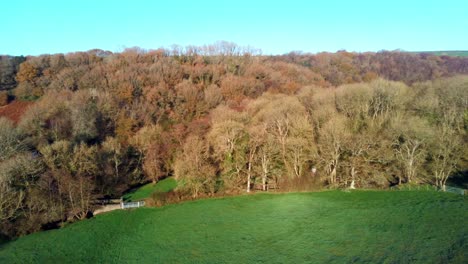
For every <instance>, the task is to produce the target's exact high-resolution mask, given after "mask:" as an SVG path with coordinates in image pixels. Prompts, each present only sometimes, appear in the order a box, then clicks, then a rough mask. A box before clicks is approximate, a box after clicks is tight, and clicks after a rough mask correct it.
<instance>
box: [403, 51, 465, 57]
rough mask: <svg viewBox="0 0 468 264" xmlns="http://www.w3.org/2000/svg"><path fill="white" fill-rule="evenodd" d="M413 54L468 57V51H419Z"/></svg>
mask: <svg viewBox="0 0 468 264" xmlns="http://www.w3.org/2000/svg"><path fill="white" fill-rule="evenodd" d="M412 53H428V54H432V55H436V56H452V57H468V50H440V51H417V52H412Z"/></svg>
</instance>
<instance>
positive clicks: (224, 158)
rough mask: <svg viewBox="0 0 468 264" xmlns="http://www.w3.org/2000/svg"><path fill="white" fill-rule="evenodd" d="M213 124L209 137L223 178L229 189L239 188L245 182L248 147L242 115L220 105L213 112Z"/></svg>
mask: <svg viewBox="0 0 468 264" xmlns="http://www.w3.org/2000/svg"><path fill="white" fill-rule="evenodd" d="M213 114H214V115H215V116H216V114H217V115H218V116H217V117H215V118H213V125H212V128H211V131H210V132H209V134H208V139H209V141H210V143H211V145H212V146H213V149H214V154H215V157H216V159H217V160H218V161H219V162H220V164H221V171H222V172H221V173H222V179H223V182H224V187H225V188H227V189H237V188H239V187H240V186H241V185H243V183H244V178H243V177H242V175H241V174H242V173H243V172H244V169H245V165H246V163H247V161H246V148H247V145H246V144H247V138H248V135H247V132H246V130H245V127H244V124H242V123H241V120H242V118H243V117H242V115H241V114H239V113H237V112H235V111H233V110H230V109H227V108H226V107H220V108H218V109H217V111H214V113H213Z"/></svg>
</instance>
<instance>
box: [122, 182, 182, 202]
mask: <svg viewBox="0 0 468 264" xmlns="http://www.w3.org/2000/svg"><path fill="white" fill-rule="evenodd" d="M175 187H177V182H176V181H175V179H174V178H166V179H164V180H162V181H159V182H157V183H155V184H154V183H148V184H146V185H143V186H142V187H140V188H138V189H136V190H134V191H132V192H129V193H127V194H125V195H124V196H123V199H124V201H127V202H132V201H139V200H144V199H146V198H149V197H150V196H151V194H153V193H155V192H169V191H171V190H173V189H175Z"/></svg>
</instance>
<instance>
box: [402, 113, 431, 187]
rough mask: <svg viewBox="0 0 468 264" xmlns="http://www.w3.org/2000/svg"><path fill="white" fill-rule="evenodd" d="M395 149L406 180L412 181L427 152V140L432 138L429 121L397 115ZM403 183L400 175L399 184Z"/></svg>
mask: <svg viewBox="0 0 468 264" xmlns="http://www.w3.org/2000/svg"><path fill="white" fill-rule="evenodd" d="M393 129H394V131H395V132H394V133H395V136H394V143H393V145H394V151H395V154H396V157H397V159H398V160H399V161H400V163H401V165H402V169H403V172H404V176H405V180H406V182H408V183H411V182H412V181H413V180H415V179H416V176H417V174H418V170H419V168H420V166H421V165H422V163H423V162H424V159H425V157H426V153H427V149H426V148H427V143H428V142H427V141H428V139H429V138H430V133H431V131H430V128H429V126H428V125H427V123H426V122H425V121H424V120H422V119H420V118H417V117H397V118H395V120H394V124H393ZM401 183H402V177H401V176H400V177H399V180H398V184H401Z"/></svg>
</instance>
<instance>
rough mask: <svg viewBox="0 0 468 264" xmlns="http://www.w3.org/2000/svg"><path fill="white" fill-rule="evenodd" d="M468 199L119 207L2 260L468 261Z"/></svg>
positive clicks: (346, 196) (440, 196)
mask: <svg viewBox="0 0 468 264" xmlns="http://www.w3.org/2000/svg"><path fill="white" fill-rule="evenodd" d="M467 218H468V202H467V201H466V198H465V197H463V196H457V195H453V194H449V193H438V192H431V191H428V192H423V191H421V192H416V191H393V192H392V191H388V192H379V191H356V192H350V193H348V192H339V191H330V192H321V193H292V194H258V195H249V196H240V197H231V198H223V199H207V200H199V201H193V202H186V203H182V204H177V205H170V206H165V207H162V208H141V209H137V210H133V211H115V212H112V213H108V214H104V215H99V216H97V217H96V218H93V219H89V220H85V221H82V222H79V223H76V224H72V225H70V226H68V227H65V228H63V229H61V230H52V231H47V232H41V233H36V234H33V235H29V236H27V237H24V238H21V239H18V240H17V241H14V242H11V243H8V244H6V245H4V246H3V247H2V248H1V249H0V263H31V262H40V263H67V262H73V263H85V262H86V263H116V262H125V263H304V262H309V263H324V262H331V263H349V262H359V263H363V262H368V263H384V262H385V263H408V262H412V263H441V262H442V263H444V262H449V263H466V261H467V258H468V255H467V254H468V226H467V224H466V219H467Z"/></svg>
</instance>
